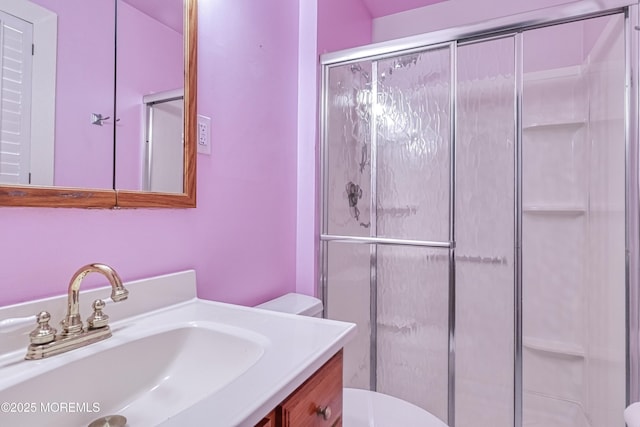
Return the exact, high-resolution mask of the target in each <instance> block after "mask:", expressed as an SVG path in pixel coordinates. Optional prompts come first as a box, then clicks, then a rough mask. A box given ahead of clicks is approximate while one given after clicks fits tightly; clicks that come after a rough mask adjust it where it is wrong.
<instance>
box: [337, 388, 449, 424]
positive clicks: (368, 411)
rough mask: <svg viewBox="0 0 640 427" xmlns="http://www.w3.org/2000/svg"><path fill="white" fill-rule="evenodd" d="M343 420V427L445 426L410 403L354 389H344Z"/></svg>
mask: <svg viewBox="0 0 640 427" xmlns="http://www.w3.org/2000/svg"><path fill="white" fill-rule="evenodd" d="M342 419H343V426H344V427H398V426H402V427H447V425H446V424H445V423H443V422H442V421H441V420H439V419H438V418H437V417H435V416H434V415H432V414H430V413H429V412H427V411H425V410H424V409H422V408H419V407H417V406H416V405H413V404H411V403H409V402H406V401H404V400H401V399H398V398H395V397H392V396H389V395H386V394H382V393H376V392H373V391H369V390H360V389H355V388H345V389H344V394H343V408H342Z"/></svg>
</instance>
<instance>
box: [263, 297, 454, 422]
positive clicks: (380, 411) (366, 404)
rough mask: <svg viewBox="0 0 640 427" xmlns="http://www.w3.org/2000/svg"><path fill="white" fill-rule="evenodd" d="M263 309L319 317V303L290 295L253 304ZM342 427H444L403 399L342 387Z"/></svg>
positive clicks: (309, 298) (436, 419) (430, 415)
mask: <svg viewBox="0 0 640 427" xmlns="http://www.w3.org/2000/svg"><path fill="white" fill-rule="evenodd" d="M256 308H261V309H263V310H271V311H279V312H282V313H292V314H299V315H303V316H310V317H321V316H322V301H320V300H319V299H317V298H314V297H311V296H308V295H302V294H296V293H290V294H286V295H283V296H281V297H279V298H275V299H273V300H270V301H267V302H265V303H263V304H260V305H257V306H256ZM342 425H343V426H344V427H397V426H403V427H447V425H446V424H445V423H443V422H442V421H441V420H439V419H438V418H436V417H435V416H434V415H432V414H430V413H429V412H427V411H425V410H424V409H422V408H419V407H418V406H416V405H413V404H411V403H409V402H406V401H404V400H401V399H398V398H395V397H392V396H389V395H386V394H382V393H377V392H374V391H370V390H361V389H355V388H345V389H344V390H343V402H342Z"/></svg>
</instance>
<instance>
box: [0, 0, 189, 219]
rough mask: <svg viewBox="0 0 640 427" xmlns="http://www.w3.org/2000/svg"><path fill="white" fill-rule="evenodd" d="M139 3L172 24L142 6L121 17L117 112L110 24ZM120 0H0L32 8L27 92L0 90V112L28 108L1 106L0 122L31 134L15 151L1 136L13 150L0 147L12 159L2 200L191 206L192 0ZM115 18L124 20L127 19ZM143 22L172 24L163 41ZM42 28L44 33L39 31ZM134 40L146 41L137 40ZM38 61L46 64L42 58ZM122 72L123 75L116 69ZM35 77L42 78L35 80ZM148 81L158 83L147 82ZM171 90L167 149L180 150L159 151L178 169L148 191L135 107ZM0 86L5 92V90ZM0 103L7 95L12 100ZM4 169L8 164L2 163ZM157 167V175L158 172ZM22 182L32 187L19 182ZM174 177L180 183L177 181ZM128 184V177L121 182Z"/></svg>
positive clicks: (1, 183)
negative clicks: (175, 119) (172, 120)
mask: <svg viewBox="0 0 640 427" xmlns="http://www.w3.org/2000/svg"><path fill="white" fill-rule="evenodd" d="M145 3H146V6H149V5H153V6H154V9H156V11H161V10H169V11H170V12H169V16H171V17H173V18H174V19H175V18H177V19H175V21H176V22H178V23H177V24H171V23H170V22H169V21H167V20H165V18H161V17H159V16H156V15H154V16H153V18H152V17H151V16H149V13H150V12H149V13H144V14H143V15H146V16H147V18H144V16H142V17H140V18H141V19H140V20H139V22H137V23H136V21H135V20H130V21H129V25H128V28H129V32H128V34H129V38H125V37H126V35H124V34H122V35H118V37H120V43H119V47H120V48H121V50H122V51H123V52H124V53H125V54H126V55H125V57H128V58H129V59H130V61H125V60H124V59H122V60H121V64H120V67H119V69H118V79H119V80H120V81H122V82H123V84H122V90H121V91H120V92H119V96H121V99H122V100H124V103H123V104H122V106H121V108H122V115H120V114H116V113H115V106H114V104H115V102H114V94H115V83H116V82H115V81H114V80H115V79H114V69H115V64H114V61H115V59H116V58H115V55H114V53H115V50H114V48H115V44H114V41H115V39H116V36H115V25H113V23H114V22H115V17H116V11H117V9H118V8H119V9H120V11H124V13H123V14H127V12H129V18H133V16H135V15H136V13H137V12H136V11H140V9H145V10H147V9H146V6H145ZM124 4H125V2H124V0H92V1H86V0H64V1H60V0H33V1H28V0H0V10H4V11H6V12H7V13H9V14H10V15H13V16H16V15H19V14H20V13H22V12H23V10H26V11H27V13H31V14H32V16H33V19H32V24H33V46H34V47H32V49H31V52H34V54H33V55H32V56H31V61H32V67H31V76H32V77H31V97H28V96H26V93H27V92H26V90H25V91H24V93H22V94H20V96H15V97H14V98H13V99H10V98H9V97H7V96H5V98H6V99H1V98H0V100H1V101H2V102H3V103H2V105H1V106H0V107H1V108H2V109H3V110H4V111H10V108H9V107H12V108H14V110H19V111H21V112H24V111H29V110H26V107H25V105H26V104H27V103H30V104H31V110H30V114H24V117H19V118H18V119H16V115H13V116H12V115H11V114H4V115H3V117H1V118H0V119H5V121H7V120H8V119H9V118H12V119H15V120H14V121H16V122H19V125H20V126H22V128H23V129H28V130H29V132H30V140H26V141H29V143H28V144H25V146H24V147H22V148H23V150H22V151H19V150H15V146H16V145H17V144H16V142H15V141H11V140H7V142H5V140H2V141H0V142H2V143H3V146H2V150H5V148H6V147H9V148H12V149H14V152H13V153H11V155H9V156H2V155H0V162H2V163H6V164H9V163H10V161H11V162H13V163H12V164H11V165H9V166H5V165H4V164H3V165H1V166H0V169H1V170H2V171H5V170H6V171H7V175H11V174H13V175H14V176H13V177H11V178H6V177H5V178H4V179H3V178H0V205H1V206H33V207H35V206H46V207H84V208H110V207H115V206H117V207H123V208H135V207H171V208H177V207H184V208H187V207H195V206H196V145H195V144H196V142H195V141H196V114H197V113H196V105H197V87H196V86H197V0H141V1H138V0H127V3H126V5H125V6H123V5H124ZM165 4H166V5H167V6H169V5H172V6H176V5H177V7H179V10H178V9H173V8H169V9H165V7H164V6H163V5H165ZM16 5H19V7H20V8H18V11H16V10H15V9H16ZM134 6H135V7H134ZM155 6H159V7H158V8H155ZM132 9H135V10H132ZM138 15H139V14H138ZM21 16H22V15H21ZM156 18H157V19H156ZM8 19H10V18H6V19H5V20H4V21H3V20H2V18H0V30H2V28H1V27H2V25H1V24H2V22H8ZM30 19H31V18H30ZM122 19H123V21H126V20H127V17H124V18H122ZM144 20H146V21H147V22H146V24H151V25H155V26H157V27H158V25H157V24H154V23H149V22H148V21H150V20H154V21H159V20H162V22H163V24H164V26H165V27H169V28H171V32H172V33H173V35H174V37H172V40H173V41H169V40H168V38H169V37H167V38H162V37H147V35H148V34H149V33H147V32H145V30H148V29H149V26H148V25H146V24H145V25H143V23H142V22H143V21H144ZM27 22H30V21H27ZM132 23H133V24H134V25H133V26H132V25H131V24H132ZM123 25H124V24H123ZM136 25H138V26H136ZM10 27H11V28H17V27H18V26H17V25H12V26H10ZM50 29H53V32H51V31H48V30H50ZM101 29H103V30H104V31H102V30H101ZM165 29H166V28H165ZM101 31H102V32H101ZM158 31H160V30H159V29H158ZM27 32H28V30H20V31H19V32H18V33H20V37H23V35H22V34H23V33H24V34H26V33H27ZM56 32H57V33H56ZM165 32H166V31H165ZM2 33H3V40H4V41H7V42H8V41H9V40H10V37H9V36H8V35H7V34H8V33H7V32H5V31H4V30H2ZM56 34H57V35H56ZM182 34H184V37H183V36H182ZM24 37H28V36H26V35H25V36H24ZM14 38H15V37H14ZM143 40H144V41H147V42H145V43H143ZM150 41H155V44H154V45H151V44H150ZM21 43H23V44H25V46H26V50H25V52H29V45H30V44H29V42H28V41H27V42H24V41H21ZM123 46H124V47H123ZM1 49H2V46H1V43H0V50H1ZM127 52H128V53H127ZM174 52H179V53H178V54H174ZM0 53H1V54H3V55H5V54H6V52H4V53H3V52H0ZM28 56H29V55H26V57H28ZM46 58H48V62H47V61H45V59H46ZM27 59H28V58H27ZM25 61H26V60H25ZM45 62H46V63H47V64H48V66H45V65H46V64H45V65H42V64H44V63H45ZM38 64H41V65H38ZM5 65H7V63H5ZM17 68H18V67H14V69H17ZM123 70H127V73H129V72H130V73H131V74H130V75H129V74H125V73H124V71H123ZM24 75H25V76H26V75H27V73H26V72H25V73H24ZM37 75H41V76H44V77H42V78H38V77H37ZM107 76H108V77H107ZM14 77H15V75H14ZM18 77H20V78H23V76H18ZM156 77H162V78H156ZM25 78H26V77H25ZM1 79H2V76H1V75H0V80H1ZM120 81H119V82H118V84H120ZM156 81H161V83H160V84H157V85H151V84H148V83H150V82H156ZM27 86H28V85H27ZM171 90H178V91H183V102H182V109H183V125H182V126H181V127H180V128H179V130H175V129H174V133H175V134H176V135H181V136H182V137H181V138H177V139H178V142H175V141H176V138H174V139H173V141H172V144H173V147H175V144H181V145H182V146H183V151H182V152H181V153H174V154H169V155H167V156H166V157H168V158H170V159H172V161H173V162H174V163H173V164H172V165H171V166H172V167H174V169H175V170H181V171H182V179H180V178H176V179H175V182H176V184H175V185H173V188H172V189H168V188H165V187H162V188H161V189H160V190H156V189H155V188H154V187H153V184H149V179H148V178H147V177H148V176H149V173H150V172H149V169H145V167H146V166H145V165H146V164H147V163H145V159H147V158H148V156H147V153H148V152H149V153H150V151H148V150H147V144H146V138H145V137H143V136H144V135H145V133H146V127H145V123H146V120H147V119H146V116H145V114H144V111H146V108H147V107H146V103H145V99H147V100H148V96H150V95H156V94H159V93H161V92H166V91H171ZM2 93H3V94H4V95H6V94H7V92H6V91H3V92H2ZM36 95H38V96H39V98H36V97H35V96H36ZM145 97H146V98H145ZM5 101H6V102H9V101H11V102H13V103H14V105H9V104H8V103H5ZM29 101H30V102H29ZM118 108H120V107H118ZM11 111H13V110H11ZM27 116H30V119H31V120H30V123H28V124H27V122H26V121H25V120H26V118H27ZM23 119H24V120H23ZM12 124H13V123H12ZM115 124H118V129H117V132H118V139H119V140H120V137H121V136H122V141H120V142H121V143H120V142H118V143H117V146H116V145H115V144H114V141H115V135H114V132H115V131H116V130H115ZM14 125H15V124H14ZM0 126H3V128H2V129H0V131H2V137H3V138H4V137H6V136H7V135H6V133H7V132H6V130H7V129H9V127H7V126H8V124H7V123H2V120H0ZM21 132H23V133H25V134H26V133H27V131H22V130H21ZM14 133H18V132H14ZM127 135H129V136H127ZM11 144H12V145H11ZM154 145H157V144H154ZM39 147H46V149H45V150H44V151H42V153H43V155H40V154H38V155H34V153H40V148H39ZM54 148H55V151H54ZM46 150H49V152H47V151H46ZM7 151H8V150H7ZM116 151H117V152H118V156H117V160H118V162H121V164H119V165H118V169H117V171H118V174H119V175H121V176H119V177H118V183H123V184H117V183H116V176H115V171H114V167H115V166H114V164H115V162H116V156H115V152H116ZM24 153H28V155H26V154H24ZM20 156H22V157H24V158H27V157H28V158H29V160H28V162H27V161H23V162H22V163H19V162H18V161H17V160H16V158H18V157H20ZM38 158H44V159H47V160H46V162H48V163H49V165H48V166H47V167H45V168H42V170H43V171H45V172H41V169H40V168H39V167H38V166H37V165H36V166H34V165H35V164H36V163H37V162H38V161H37V159H38ZM46 162H39V163H46ZM160 163H162V162H158V164H160ZM23 164H28V166H25V167H24V168H25V170H26V171H19V173H16V171H15V170H16V169H19V168H21V167H22V166H21V165H23ZM51 165H53V167H51ZM11 168H13V171H10V169H11ZM160 168H161V167H160V166H159V167H158V170H160ZM47 170H48V172H47ZM154 170H155V167H154ZM0 173H1V172H0ZM161 173H165V170H162V172H161ZM167 173H168V172H167ZM47 174H49V177H48V178H47ZM18 175H21V176H26V177H27V178H26V181H25V179H24V178H17V176H18ZM41 177H44V178H41ZM29 180H30V182H31V183H32V184H31V185H30V184H28V182H29ZM145 180H146V181H145ZM180 180H181V182H182V185H180V184H179V183H177V182H178V181H180ZM145 182H146V183H145ZM127 183H129V185H125V184H127ZM34 184H35V185H34ZM145 185H146V187H145ZM149 185H150V187H149ZM144 188H151V190H152V191H143V189H144ZM180 188H181V190H180ZM174 190H175V191H174Z"/></svg>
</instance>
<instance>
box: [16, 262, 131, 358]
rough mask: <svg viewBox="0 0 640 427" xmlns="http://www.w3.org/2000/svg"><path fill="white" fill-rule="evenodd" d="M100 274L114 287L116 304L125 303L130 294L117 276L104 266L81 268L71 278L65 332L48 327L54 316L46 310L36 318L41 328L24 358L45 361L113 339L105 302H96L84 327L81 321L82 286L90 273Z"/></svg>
mask: <svg viewBox="0 0 640 427" xmlns="http://www.w3.org/2000/svg"><path fill="white" fill-rule="evenodd" d="M94 272H95V273H101V274H102V275H104V276H105V277H106V278H107V280H108V281H109V283H110V284H111V299H112V300H113V301H114V302H119V301H124V300H125V299H127V297H128V296H129V291H128V290H127V289H126V288H125V287H124V286H123V284H122V280H121V279H120V276H118V273H116V272H115V270H114V269H113V268H111V267H109V266H108V265H105V264H88V265H85V266H84V267H82V268H80V269H79V270H78V271H76V273H75V274H74V275H73V277H72V278H71V282H70V283H69V290H68V301H67V315H66V316H65V318H64V320H63V321H62V322H61V323H62V332H61V333H60V334H56V330H55V329H54V328H52V327H51V326H49V320H50V319H51V315H50V314H49V313H47V312H46V311H43V312H41V313H40V314H38V315H37V322H38V327H37V328H36V329H34V330H33V331H32V332H31V333H30V334H29V338H30V341H31V344H30V345H29V348H28V349H27V355H26V356H25V359H28V360H33V359H42V358H44V357H48V356H53V355H56V354H60V353H64V352H66V351H69V350H73V349H76V348H79V347H84V346H86V345H89V344H92V343H94V342H98V341H102V340H104V339H107V338H109V337H110V336H111V329H110V328H109V326H108V320H109V316H107V315H106V314H104V312H103V311H102V309H103V308H104V306H105V302H104V301H103V300H101V299H98V300H95V301H94V302H93V305H92V307H93V314H92V315H91V316H89V319H87V327H86V328H85V327H84V325H83V323H82V319H81V318H80V304H79V303H80V284H81V283H82V280H83V279H84V278H85V277H86V276H87V275H88V274H89V273H94Z"/></svg>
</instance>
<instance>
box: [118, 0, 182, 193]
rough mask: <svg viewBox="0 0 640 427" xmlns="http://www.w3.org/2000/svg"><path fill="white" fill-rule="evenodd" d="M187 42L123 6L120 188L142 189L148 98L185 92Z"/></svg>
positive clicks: (120, 13)
mask: <svg viewBox="0 0 640 427" xmlns="http://www.w3.org/2000/svg"><path fill="white" fill-rule="evenodd" d="M182 39H183V38H182V34H180V33H177V32H176V31H175V30H173V29H171V28H169V27H167V26H165V25H163V24H161V23H159V22H158V21H156V20H155V19H152V18H150V17H149V16H148V15H145V14H144V13H142V12H140V11H139V10H138V9H136V8H134V7H132V6H130V5H128V4H127V3H125V2H120V3H118V52H117V55H118V58H117V59H118V61H117V74H116V76H117V79H116V80H117V82H118V83H117V84H118V90H117V93H116V102H117V104H116V110H117V112H118V119H119V121H118V122H117V123H116V139H117V149H116V159H117V160H116V188H120V189H129V190H139V189H141V188H142V175H143V161H144V146H143V140H144V126H143V122H144V110H145V107H144V104H143V103H142V97H143V96H144V95H148V94H152V93H157V92H162V91H167V90H173V89H180V88H182V87H183V86H184V62H183V59H182V58H183V50H184V48H183V42H182ZM158 46H161V48H160V49H158Z"/></svg>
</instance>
